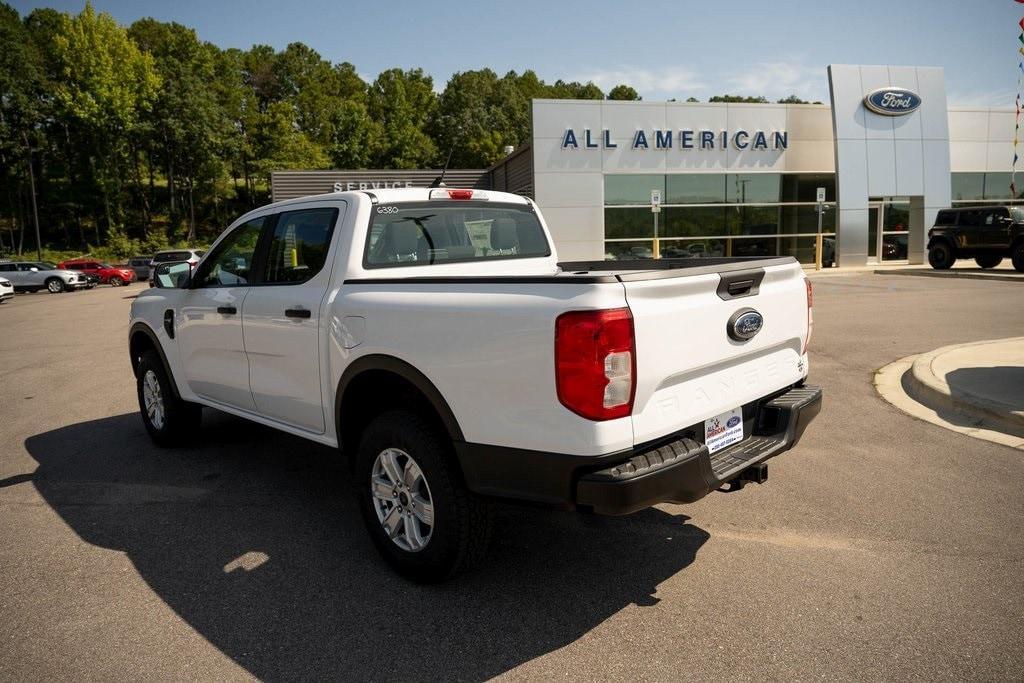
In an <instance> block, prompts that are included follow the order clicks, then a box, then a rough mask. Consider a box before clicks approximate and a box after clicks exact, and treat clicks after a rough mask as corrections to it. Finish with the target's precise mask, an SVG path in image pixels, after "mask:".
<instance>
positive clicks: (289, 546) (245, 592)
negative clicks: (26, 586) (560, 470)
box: [25, 410, 709, 680]
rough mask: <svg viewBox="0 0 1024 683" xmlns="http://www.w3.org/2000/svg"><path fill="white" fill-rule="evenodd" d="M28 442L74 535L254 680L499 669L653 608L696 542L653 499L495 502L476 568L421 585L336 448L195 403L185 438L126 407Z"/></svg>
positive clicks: (459, 674)
mask: <svg viewBox="0 0 1024 683" xmlns="http://www.w3.org/2000/svg"><path fill="white" fill-rule="evenodd" d="M25 445H26V448H27V450H28V452H29V453H30V454H31V455H32V456H33V457H34V458H35V459H36V460H37V461H38V463H39V466H38V469H37V470H36V471H35V473H34V474H33V475H32V476H31V481H32V482H33V484H34V485H35V486H36V488H37V489H38V490H39V492H40V493H41V494H42V496H43V497H44V498H45V500H46V501H47V502H48V503H49V505H51V506H52V507H53V509H54V510H55V511H56V512H57V513H58V514H59V515H60V517H61V518H62V519H63V520H64V521H65V522H66V523H67V524H68V525H69V526H70V527H71V528H72V529H73V530H74V531H75V532H76V533H77V534H78V535H79V536H80V537H81V538H82V539H83V540H85V541H86V542H88V543H91V544H94V545H97V546H102V547H105V548H110V549H114V550H118V551H122V552H124V553H125V554H126V555H127V556H128V558H129V559H130V560H131V561H132V562H133V563H134V565H135V567H136V568H137V570H138V572H139V574H140V575H141V576H142V578H143V579H144V580H145V581H146V582H147V583H148V585H149V586H150V587H151V588H152V589H153V591H154V592H155V593H156V594H157V595H158V596H159V597H160V598H161V599H162V600H163V601H164V602H165V603H166V604H167V605H168V606H169V607H171V609H173V610H174V611H175V612H176V613H177V614H179V615H180V616H181V617H182V618H183V619H184V620H185V621H187V622H188V623H189V624H190V625H191V626H192V627H193V628H195V629H196V631H197V632H198V633H200V634H201V635H202V636H203V637H205V638H206V639H207V640H209V642H211V643H212V644H213V645H215V646H216V647H217V648H219V649H220V650H221V651H222V652H224V653H225V654H226V655H228V656H229V657H231V658H232V659H233V660H234V661H236V662H237V663H238V664H239V665H241V666H243V667H245V668H246V669H247V670H248V671H250V672H251V673H252V674H253V675H255V676H257V677H259V678H262V679H283V678H288V679H295V678H304V679H314V678H316V679H321V678H337V677H344V678H350V679H381V678H390V679H402V678H415V679H435V678H444V679H453V678H454V679H473V680H477V679H484V678H489V677H492V676H496V675H498V674H501V673H503V672H506V671H508V670H509V669H511V668H513V667H515V666H517V665H519V664H522V663H523V662H526V661H529V660H531V659H534V658H536V657H539V656H542V655H544V654H547V653H549V652H552V651H554V650H556V649H558V648H561V647H563V646H565V645H568V644H570V643H572V642H573V641H575V640H576V639H578V638H580V637H581V636H582V635H584V634H585V633H587V632H588V631H590V630H591V629H593V628H594V627H596V626H598V625H599V624H601V623H602V622H603V621H604V620H605V619H607V618H608V617H610V616H612V615H613V614H615V613H616V612H618V611H619V610H621V609H623V608H625V607H627V606H629V605H639V606H645V605H650V604H653V603H655V602H657V600H658V599H657V597H655V593H656V591H657V586H658V584H659V583H660V582H662V581H664V580H665V579H667V578H668V577H671V576H672V575H674V574H676V573H677V572H679V571H680V570H682V569H684V568H685V567H687V566H688V565H689V564H690V563H691V562H693V560H694V557H695V555H696V553H697V551H698V550H699V549H700V547H701V546H702V545H703V543H704V542H705V541H706V540H707V539H708V537H709V535H708V533H707V532H705V531H704V530H702V529H700V528H698V527H694V526H692V525H688V524H686V521H687V517H686V516H685V515H671V514H668V513H666V512H663V511H661V510H657V509H651V510H647V511H645V512H641V513H637V514H635V515H632V516H630V517H625V518H602V517H594V516H583V515H575V514H566V513H557V512H550V511H545V510H538V509H530V508H520V507H512V506H508V507H501V508H500V509H499V511H498V514H497V516H496V520H495V531H494V539H493V543H492V549H491V552H490V555H489V557H488V560H487V562H486V563H485V565H484V566H483V567H482V568H480V569H479V570H478V571H476V572H473V573H470V574H466V575H463V576H460V577H458V578H456V579H455V580H453V581H450V582H448V583H446V584H442V585H440V586H419V585H415V584H411V583H409V582H407V581H405V580H403V579H400V578H398V577H397V576H395V575H394V574H393V573H392V572H391V571H390V570H389V569H388V567H387V566H386V565H384V563H383V562H382V561H381V560H380V559H379V557H378V556H377V554H376V552H375V550H374V548H373V546H372V545H371V543H370V541H369V539H368V538H367V537H366V535H365V532H364V530H363V527H362V521H361V519H360V517H359V512H358V509H357V508H356V505H355V503H354V502H353V500H352V496H351V495H350V493H349V491H350V487H351V482H350V478H349V473H348V467H347V464H346V462H345V460H344V459H342V458H340V457H338V456H337V454H336V452H335V451H334V450H332V449H329V448H326V447H320V446H317V445H315V444H312V443H311V442H308V441H305V440H303V439H299V438H297V437H292V436H289V435H286V434H283V433H280V432H277V431H276V430H271V429H268V428H264V427H260V426H258V425H255V424H252V423H249V422H246V421H243V420H240V419H236V418H233V417H231V416H227V415H224V414H220V413H215V412H214V411H209V410H207V411H205V415H204V428H203V433H202V435H201V439H200V438H199V435H197V445H196V446H195V447H193V448H186V449H174V450H160V449H157V448H155V447H154V446H152V445H151V442H150V441H149V438H148V436H147V435H146V433H145V431H144V430H143V428H142V425H141V421H140V420H139V417H138V415H136V414H126V415H119V416H116V417H110V418H105V419H102V420H95V421H91V422H84V423H80V424H75V425H70V426H67V427H63V428H61V429H56V430H53V431H50V432H46V433H43V434H39V435H36V436H32V437H30V438H29V439H27V440H26V442H25ZM140 618H142V619H144V618H145V616H144V615H140ZM193 674H198V675H199V676H202V673H201V672H193Z"/></svg>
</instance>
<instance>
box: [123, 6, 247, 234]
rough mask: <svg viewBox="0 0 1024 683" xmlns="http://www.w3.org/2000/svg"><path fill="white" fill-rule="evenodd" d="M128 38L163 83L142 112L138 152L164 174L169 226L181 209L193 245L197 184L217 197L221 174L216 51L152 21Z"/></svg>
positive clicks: (222, 129)
mask: <svg viewBox="0 0 1024 683" xmlns="http://www.w3.org/2000/svg"><path fill="white" fill-rule="evenodd" d="M129 35H130V36H131V38H132V39H133V40H134V41H135V43H136V44H137V45H138V46H139V47H140V48H141V49H142V50H143V52H144V54H146V55H148V56H149V57H151V58H152V60H153V64H154V67H155V70H156V72H157V74H159V76H160V79H161V83H162V87H161V88H160V91H159V93H158V94H157V96H156V99H155V101H154V104H153V106H152V107H149V108H147V109H146V110H144V112H143V116H142V121H141V122H140V126H139V129H140V130H139V133H140V135H139V136H137V138H136V140H137V142H138V147H141V148H142V149H145V150H147V151H148V152H149V157H148V158H150V159H153V158H154V157H155V158H156V159H157V160H159V161H160V163H161V165H162V167H163V168H164V169H165V170H166V174H167V175H166V177H167V190H168V202H169V208H170V213H171V225H172V227H174V226H176V225H177V224H178V222H179V216H180V213H179V211H178V208H179V206H181V207H182V209H183V210H184V211H183V212H182V213H184V212H185V211H187V218H188V226H189V230H188V241H189V242H190V243H191V242H194V241H195V238H196V219H195V213H196V210H195V193H196V185H197V183H201V184H203V185H205V186H206V189H207V191H208V192H209V194H211V195H216V184H215V180H216V178H217V177H219V176H220V175H222V173H223V171H221V169H220V168H219V165H220V160H221V158H222V152H223V150H224V148H225V147H226V145H225V144H224V141H225V138H226V137H227V136H228V120H227V117H226V114H225V112H224V110H223V108H222V107H221V106H220V102H218V100H217V97H216V90H215V89H214V88H213V87H211V84H212V83H213V82H215V80H216V57H217V52H218V50H217V48H215V47H214V46H212V45H209V44H206V43H202V42H201V41H200V40H199V37H198V36H197V35H196V32H195V31H194V30H192V29H190V28H187V27H185V26H182V25H181V24H177V23H162V22H159V21H156V20H155V19H140V20H139V21H137V22H135V23H134V24H132V26H131V28H130V29H129ZM138 154H139V149H137V148H136V149H133V150H132V156H133V169H134V171H135V173H134V175H135V180H136V183H137V185H138V186H139V189H140V191H141V184H142V179H141V173H140V172H139V171H138ZM202 189H203V188H200V191H202ZM179 192H180V193H181V195H182V199H183V201H182V202H181V203H180V204H179V202H178V201H177V196H178V194H179Z"/></svg>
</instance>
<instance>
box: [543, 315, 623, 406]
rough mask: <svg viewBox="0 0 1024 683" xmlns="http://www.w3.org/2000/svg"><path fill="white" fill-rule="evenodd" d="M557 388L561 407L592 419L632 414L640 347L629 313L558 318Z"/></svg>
mask: <svg viewBox="0 0 1024 683" xmlns="http://www.w3.org/2000/svg"><path fill="white" fill-rule="evenodd" d="M555 384H556V387H557V389H558V400H559V401H561V402H562V405H564V406H565V407H566V408H568V409H569V410H571V411H572V412H574V413H576V414H577V415H581V416H582V417H585V418H587V419H588V420H612V419H615V418H617V417H626V416H627V415H629V414H630V413H631V412H633V394H634V393H635V389H636V342H635V341H634V337H633V316H632V315H630V313H629V309H628V308H615V309H611V310H605V311H573V312H571V313H563V314H562V315H560V316H558V320H556V321H555Z"/></svg>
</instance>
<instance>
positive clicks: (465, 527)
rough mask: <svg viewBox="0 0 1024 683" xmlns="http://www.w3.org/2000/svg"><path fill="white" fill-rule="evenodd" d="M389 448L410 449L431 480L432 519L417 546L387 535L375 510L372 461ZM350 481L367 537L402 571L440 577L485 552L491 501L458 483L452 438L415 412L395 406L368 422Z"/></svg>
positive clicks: (420, 578)
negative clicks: (409, 547) (407, 546)
mask: <svg viewBox="0 0 1024 683" xmlns="http://www.w3.org/2000/svg"><path fill="white" fill-rule="evenodd" d="M387 449H400V450H401V451H404V453H405V454H408V456H410V457H411V458H412V459H413V460H414V461H415V463H416V465H418V466H419V468H420V470H421V471H422V473H423V477H424V478H425V480H426V482H427V485H428V486H429V493H430V498H431V503H432V506H433V515H432V520H433V525H432V527H430V533H429V539H428V540H427V541H426V544H425V545H424V546H423V547H422V549H420V550H418V551H415V552H413V551H409V550H406V549H404V548H401V547H399V546H398V545H397V543H396V542H394V541H392V540H391V537H390V536H389V535H388V534H387V532H386V531H385V529H384V527H383V525H382V522H381V521H380V519H379V518H378V516H377V508H376V504H375V499H374V497H373V495H372V494H371V489H370V486H371V480H372V476H373V468H374V463H375V462H376V460H377V456H378V455H379V454H381V453H383V452H384V451H385V450H387ZM354 484H355V486H356V495H357V498H358V501H359V509H360V512H361V513H362V515H363V521H364V522H365V523H366V529H367V531H368V532H369V534H370V538H371V539H373V543H374V545H375V546H377V550H378V551H380V554H381V555H382V556H383V557H384V559H385V560H386V561H387V562H388V564H390V565H391V566H392V567H393V568H394V569H395V571H397V572H398V573H399V574H401V575H402V576H405V577H406V578H409V579H411V580H413V581H417V582H420V583H435V582H438V581H444V580H445V579H448V578H450V577H452V576H454V575H455V574H456V573H458V572H459V571H462V570H465V569H469V568H471V567H473V566H475V565H477V564H479V562H480V561H481V560H482V559H483V557H484V556H485V555H486V551H487V544H488V541H489V540H490V532H491V506H490V504H489V503H488V502H487V501H485V500H483V499H481V498H479V497H477V496H475V495H474V494H472V493H471V492H470V491H469V490H468V489H467V488H466V486H465V484H463V483H462V476H461V473H460V472H459V470H458V467H457V466H456V464H455V458H454V454H453V453H452V447H451V442H450V440H449V439H447V438H446V437H444V436H442V435H441V434H439V433H438V430H437V429H436V428H435V427H434V426H433V425H432V424H431V423H430V422H428V421H427V420H425V419H423V418H422V417H420V416H419V415H416V414H415V413H410V412H404V411H395V412H388V413H384V414H382V415H380V416H379V417H377V418H375V419H374V420H373V421H372V422H370V424H369V425H368V426H367V427H366V430H365V431H364V432H363V435H362V439H360V442H359V449H358V451H357V453H356V461H355V478H354ZM399 510H401V508H399ZM413 523H415V521H414V522H413ZM421 528H422V527H421Z"/></svg>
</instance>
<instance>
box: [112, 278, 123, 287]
mask: <svg viewBox="0 0 1024 683" xmlns="http://www.w3.org/2000/svg"><path fill="white" fill-rule="evenodd" d="M123 284H124V280H122V279H121V278H119V277H118V276H117V275H114V276H113V277H111V278H110V286H111V287H120V286H121V285H123Z"/></svg>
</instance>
